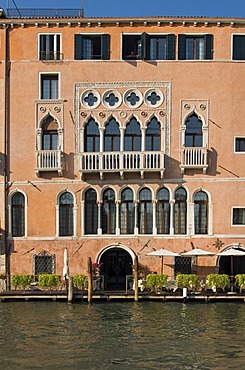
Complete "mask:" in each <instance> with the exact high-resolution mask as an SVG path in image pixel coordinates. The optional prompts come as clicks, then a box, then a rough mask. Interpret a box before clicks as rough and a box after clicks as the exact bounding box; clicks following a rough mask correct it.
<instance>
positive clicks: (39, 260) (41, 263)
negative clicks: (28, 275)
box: [33, 253, 55, 276]
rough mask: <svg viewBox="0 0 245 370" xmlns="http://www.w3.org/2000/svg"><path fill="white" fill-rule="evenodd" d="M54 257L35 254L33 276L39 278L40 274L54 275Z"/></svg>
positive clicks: (45, 254)
mask: <svg viewBox="0 0 245 370" xmlns="http://www.w3.org/2000/svg"><path fill="white" fill-rule="evenodd" d="M54 263H55V257H54V255H49V254H47V253H42V254H34V256H33V269H34V271H33V274H34V276H38V275H40V274H53V273H54Z"/></svg>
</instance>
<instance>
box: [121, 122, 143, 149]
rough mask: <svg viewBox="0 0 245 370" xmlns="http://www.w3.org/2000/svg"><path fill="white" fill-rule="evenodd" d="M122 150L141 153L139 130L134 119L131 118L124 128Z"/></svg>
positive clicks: (138, 125)
mask: <svg viewBox="0 0 245 370" xmlns="http://www.w3.org/2000/svg"><path fill="white" fill-rule="evenodd" d="M124 150H125V151H128V152H133V151H136V152H140V151H141V129H140V124H139V123H138V122H137V120H136V119H135V118H132V119H131V120H130V122H129V123H128V124H127V126H126V130H125V136H124Z"/></svg>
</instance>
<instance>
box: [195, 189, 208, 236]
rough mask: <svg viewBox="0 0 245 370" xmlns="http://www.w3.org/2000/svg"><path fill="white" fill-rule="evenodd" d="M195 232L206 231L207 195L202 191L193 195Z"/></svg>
mask: <svg viewBox="0 0 245 370" xmlns="http://www.w3.org/2000/svg"><path fill="white" fill-rule="evenodd" d="M194 220H195V234H207V233H208V196H207V194H206V193H205V192H204V191H198V192H197V193H196V194H195V195H194Z"/></svg>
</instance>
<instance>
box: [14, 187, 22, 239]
mask: <svg viewBox="0 0 245 370" xmlns="http://www.w3.org/2000/svg"><path fill="white" fill-rule="evenodd" d="M11 211H12V212H11V218H12V220H11V221H12V235H13V236H17V237H18V236H24V235H25V197H24V195H23V194H22V193H20V192H17V193H15V194H14V195H13V196H12V207H11Z"/></svg>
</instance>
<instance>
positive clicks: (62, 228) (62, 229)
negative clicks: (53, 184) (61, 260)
mask: <svg viewBox="0 0 245 370" xmlns="http://www.w3.org/2000/svg"><path fill="white" fill-rule="evenodd" d="M73 234H74V199H73V195H72V194H71V193H68V192H65V193H63V194H62V195H61V196H60V198H59V235H60V236H72V235H73Z"/></svg>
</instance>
